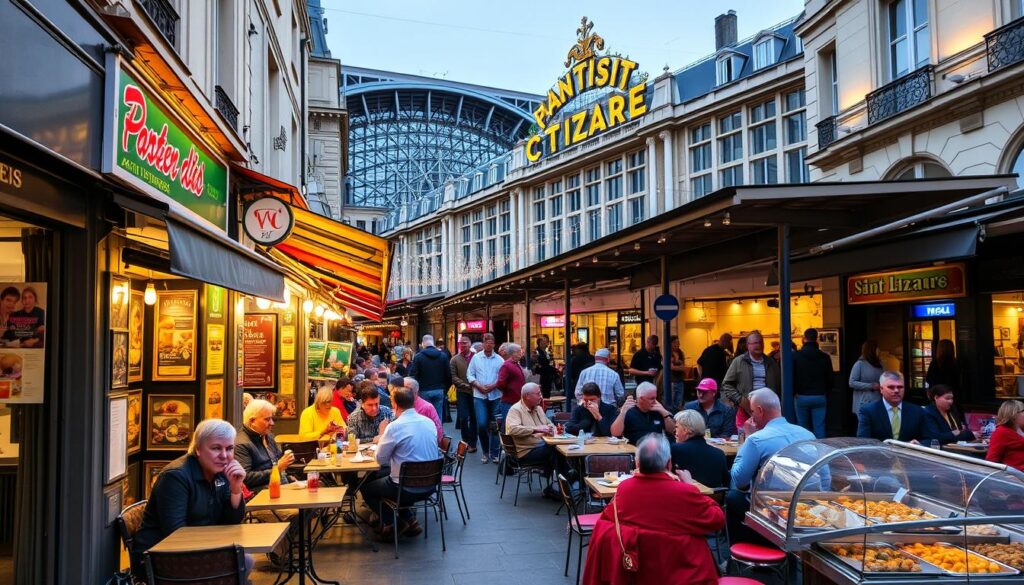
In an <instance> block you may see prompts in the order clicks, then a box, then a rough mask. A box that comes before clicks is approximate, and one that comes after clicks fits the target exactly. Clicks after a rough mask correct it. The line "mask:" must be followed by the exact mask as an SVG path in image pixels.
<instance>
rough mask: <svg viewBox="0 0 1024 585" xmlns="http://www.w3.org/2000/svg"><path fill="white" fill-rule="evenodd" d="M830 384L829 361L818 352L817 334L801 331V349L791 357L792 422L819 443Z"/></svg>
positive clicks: (831, 383) (823, 435)
mask: <svg viewBox="0 0 1024 585" xmlns="http://www.w3.org/2000/svg"><path fill="white" fill-rule="evenodd" d="M834 383H835V377H834V376H833V374H832V358H830V357H829V356H828V354H827V353H825V352H823V351H821V349H819V348H818V330H817V329H808V330H806V331H804V346H803V347H802V348H800V351H798V352H796V353H794V354H793V388H794V390H795V391H796V420H797V422H798V423H799V424H800V426H802V427H803V428H805V429H807V430H809V431H811V432H813V433H814V436H815V437H817V438H819V439H824V438H825V402H826V399H827V395H828V391H829V390H831V389H832V385H833V384H834Z"/></svg>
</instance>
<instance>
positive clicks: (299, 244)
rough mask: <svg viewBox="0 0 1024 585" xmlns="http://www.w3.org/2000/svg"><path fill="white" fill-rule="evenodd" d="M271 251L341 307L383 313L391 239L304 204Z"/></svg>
mask: <svg viewBox="0 0 1024 585" xmlns="http://www.w3.org/2000/svg"><path fill="white" fill-rule="evenodd" d="M293 212H294V214H295V226H294V228H293V229H292V233H291V235H289V236H288V238H287V239H286V240H284V241H283V242H281V243H279V244H277V245H275V246H274V247H273V249H272V250H271V251H270V253H271V256H272V257H274V258H275V259H280V260H281V261H282V263H285V264H288V265H290V266H293V267H296V268H299V269H301V270H302V271H304V272H305V273H306V274H308V275H309V276H310V277H311V278H313V279H314V280H316V281H317V282H318V283H320V284H321V285H322V286H323V287H324V289H325V290H327V291H328V292H329V293H330V294H331V295H332V296H333V297H334V298H335V299H337V300H338V302H340V303H341V304H342V305H344V306H345V307H346V308H348V309H350V310H352V311H354V312H356V313H359V314H360V315H363V316H364V317H367V318H369V319H373V320H378V319H380V318H381V317H382V316H383V315H384V308H385V296H386V295H387V290H388V282H389V279H390V277H391V255H392V247H393V246H392V244H391V243H390V242H388V241H387V240H385V239H384V238H380V237H378V236H375V235H373V234H370V233H367V232H364V231H363V230H360V229H357V228H354V227H352V226H349V225H345V224H343V223H339V222H336V221H334V220H332V219H329V218H326V217H323V216H321V215H317V214H315V213H313V212H311V211H307V210H305V209H299V208H294V209H293Z"/></svg>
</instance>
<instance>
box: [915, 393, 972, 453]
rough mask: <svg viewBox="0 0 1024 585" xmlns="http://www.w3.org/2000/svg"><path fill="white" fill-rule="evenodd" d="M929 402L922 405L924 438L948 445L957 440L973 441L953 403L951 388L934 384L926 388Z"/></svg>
mask: <svg viewBox="0 0 1024 585" xmlns="http://www.w3.org/2000/svg"><path fill="white" fill-rule="evenodd" d="M928 398H929V400H931V404H929V405H928V406H926V407H924V438H925V439H929V440H932V441H938V442H939V444H940V445H948V444H949V443H955V442H957V441H973V440H974V433H972V432H971V430H970V429H968V428H967V425H966V424H965V423H964V419H963V416H961V415H960V413H959V412H958V411H957V409H956V406H954V405H953V388H952V387H951V386H946V385H945V384H936V385H935V386H931V387H929V388H928Z"/></svg>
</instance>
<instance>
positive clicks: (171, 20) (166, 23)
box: [138, 0, 180, 49]
mask: <svg viewBox="0 0 1024 585" xmlns="http://www.w3.org/2000/svg"><path fill="white" fill-rule="evenodd" d="M138 2H139V5H141V6H142V8H143V9H144V10H145V11H146V14H148V15H149V18H150V19H152V21H153V24H155V25H156V28H157V29H159V30H160V33H161V34H163V35H164V38H166V39H167V42H168V43H170V44H171V46H172V47H174V48H175V49H177V47H178V21H179V20H180V18H179V17H178V12H177V11H176V10H174V6H172V5H171V3H170V2H169V0H138Z"/></svg>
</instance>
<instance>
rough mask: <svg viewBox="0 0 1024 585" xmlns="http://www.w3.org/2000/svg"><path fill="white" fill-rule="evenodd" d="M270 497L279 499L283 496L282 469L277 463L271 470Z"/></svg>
mask: <svg viewBox="0 0 1024 585" xmlns="http://www.w3.org/2000/svg"><path fill="white" fill-rule="evenodd" d="M268 487H269V489H270V499H272V500H273V499H277V498H280V497H281V470H280V469H278V467H277V465H275V466H274V468H273V469H271V470H270V485H269V486H268Z"/></svg>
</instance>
